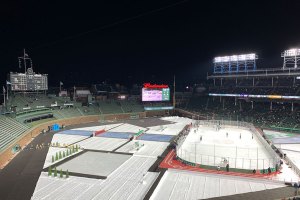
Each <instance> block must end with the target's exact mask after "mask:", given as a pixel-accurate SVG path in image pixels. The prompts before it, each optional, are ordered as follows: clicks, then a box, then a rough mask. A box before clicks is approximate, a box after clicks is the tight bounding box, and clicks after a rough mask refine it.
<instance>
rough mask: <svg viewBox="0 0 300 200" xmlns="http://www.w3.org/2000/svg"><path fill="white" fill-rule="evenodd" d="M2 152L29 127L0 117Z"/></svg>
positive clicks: (0, 146) (0, 145)
mask: <svg viewBox="0 0 300 200" xmlns="http://www.w3.org/2000/svg"><path fill="white" fill-rule="evenodd" d="M0 127H1V129H0V151H1V150H3V149H4V148H5V147H6V146H7V145H9V144H10V143H11V142H12V141H14V140H15V139H16V138H17V137H18V136H20V135H21V134H22V133H24V132H25V131H26V130H28V129H29V127H28V126H26V125H24V124H22V123H19V122H18V121H16V120H14V119H12V118H10V117H5V116H0Z"/></svg>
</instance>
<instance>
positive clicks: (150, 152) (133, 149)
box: [117, 140, 169, 156]
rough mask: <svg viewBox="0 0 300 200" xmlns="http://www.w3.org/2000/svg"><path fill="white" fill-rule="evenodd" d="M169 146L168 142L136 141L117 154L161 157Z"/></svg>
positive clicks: (119, 150)
mask: <svg viewBox="0 0 300 200" xmlns="http://www.w3.org/2000/svg"><path fill="white" fill-rule="evenodd" d="M136 142H137V143H136ZM168 145H169V143H168V142H156V141H155V142H154V141H146V140H135V141H130V142H129V143H127V144H126V145H124V146H122V147H121V148H120V149H118V150H117V152H124V153H134V155H145V156H160V155H161V154H162V153H163V152H164V151H165V150H166V148H167V147H168Z"/></svg>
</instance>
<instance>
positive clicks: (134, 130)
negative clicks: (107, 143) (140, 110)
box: [109, 124, 146, 133]
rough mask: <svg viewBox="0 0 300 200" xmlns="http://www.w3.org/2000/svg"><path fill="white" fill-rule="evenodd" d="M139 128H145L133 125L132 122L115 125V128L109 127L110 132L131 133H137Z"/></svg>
mask: <svg viewBox="0 0 300 200" xmlns="http://www.w3.org/2000/svg"><path fill="white" fill-rule="evenodd" d="M140 130H146V129H145V128H143V127H140V126H135V125H132V124H122V125H121V126H117V127H115V128H112V129H110V130H109V131H110V132H123V133H124V132H131V133H137V132H139V131H140Z"/></svg>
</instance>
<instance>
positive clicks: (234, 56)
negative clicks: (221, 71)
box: [230, 55, 238, 61]
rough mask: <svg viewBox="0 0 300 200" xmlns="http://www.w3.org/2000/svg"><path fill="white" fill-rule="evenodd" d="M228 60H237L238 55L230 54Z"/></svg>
mask: <svg viewBox="0 0 300 200" xmlns="http://www.w3.org/2000/svg"><path fill="white" fill-rule="evenodd" d="M230 61H238V56H237V55H233V56H230Z"/></svg>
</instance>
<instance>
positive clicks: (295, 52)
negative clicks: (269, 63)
mask: <svg viewBox="0 0 300 200" xmlns="http://www.w3.org/2000/svg"><path fill="white" fill-rule="evenodd" d="M299 55H300V49H289V50H285V51H284V52H283V55H281V57H284V56H299Z"/></svg>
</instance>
